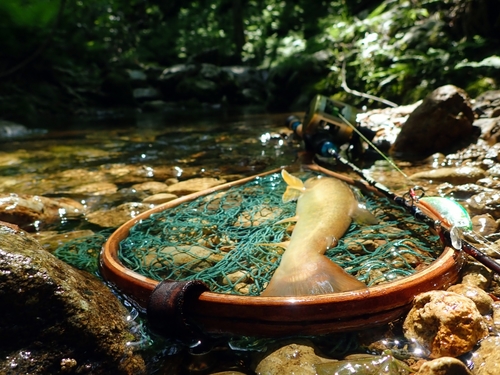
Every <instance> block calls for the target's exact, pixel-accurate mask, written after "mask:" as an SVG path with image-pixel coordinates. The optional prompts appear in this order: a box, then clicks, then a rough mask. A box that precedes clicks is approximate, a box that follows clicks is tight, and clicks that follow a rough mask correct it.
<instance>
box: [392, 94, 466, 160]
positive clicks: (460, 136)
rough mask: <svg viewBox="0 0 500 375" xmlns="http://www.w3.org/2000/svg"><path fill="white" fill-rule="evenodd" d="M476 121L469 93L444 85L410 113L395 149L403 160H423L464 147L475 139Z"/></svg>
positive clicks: (393, 148) (395, 152)
mask: <svg viewBox="0 0 500 375" xmlns="http://www.w3.org/2000/svg"><path fill="white" fill-rule="evenodd" d="M473 121H474V114H473V112H472V108H471V104H470V99H469V97H468V95H467V93H466V92H465V91H464V90H462V89H459V88H458V87H455V86H453V85H447V86H443V87H440V88H438V89H436V90H434V91H433V92H432V93H431V94H429V95H428V96H427V97H426V98H425V99H424V101H423V102H422V104H421V105H420V106H418V107H417V108H416V109H415V110H414V111H413V112H412V113H411V114H410V116H409V118H408V120H406V122H405V123H404V125H403V127H402V128H401V132H400V133H399V135H398V137H397V138H396V142H395V143H394V145H393V146H392V149H391V152H392V154H393V155H395V156H396V157H398V158H402V159H422V158H425V157H427V156H429V155H432V154H434V153H436V152H450V150H452V149H455V150H457V149H460V148H461V147H464V146H466V145H467V144H468V143H470V142H471V141H472V138H473V136H474V128H473V126H472V123H473ZM465 142H467V143H465Z"/></svg>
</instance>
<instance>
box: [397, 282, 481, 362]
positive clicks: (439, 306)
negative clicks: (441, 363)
mask: <svg viewBox="0 0 500 375" xmlns="http://www.w3.org/2000/svg"><path fill="white" fill-rule="evenodd" d="M403 330H404V335H405V337H406V338H407V339H409V340H415V341H416V342H417V343H419V344H420V345H422V347H423V348H425V349H426V350H428V351H429V357H430V358H439V357H458V356H460V355H462V354H464V353H467V352H468V351H470V350H472V348H473V347H474V346H475V345H476V344H477V342H478V341H479V340H481V339H482V338H484V337H486V336H487V335H488V327H487V325H486V323H485V321H484V319H483V317H482V316H481V314H480V313H479V311H478V309H477V307H476V305H475V304H474V302H472V301H471V300H470V299H469V298H467V297H464V296H462V295H460V294H456V293H451V292H445V291H430V292H426V293H422V294H419V295H418V296H417V297H415V300H414V303H413V307H412V309H411V310H410V312H409V314H408V316H407V317H406V319H405V321H404V324H403Z"/></svg>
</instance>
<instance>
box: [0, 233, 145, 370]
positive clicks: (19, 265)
mask: <svg viewBox="0 0 500 375" xmlns="http://www.w3.org/2000/svg"><path fill="white" fill-rule="evenodd" d="M0 270H1V272H0V284H1V285H2V288H1V290H0V305H1V306H2V309H0V337H1V338H2V339H1V340H0V350H1V352H2V353H3V356H2V359H1V360H0V373H2V374H14V373H15V374H32V375H38V374H40V375H42V374H53V375H58V374H67V373H71V374H73V373H74V374H79V373H82V374H88V373H92V374H94V375H96V374H97V375H99V374H144V373H145V364H144V361H143V359H142V357H141V356H140V355H138V354H137V353H134V352H133V349H132V347H133V345H130V343H132V342H133V341H137V338H135V336H134V334H132V333H131V332H132V328H133V327H132V325H131V323H129V322H127V317H128V316H129V312H128V311H127V310H126V309H125V308H124V307H123V305H122V304H121V303H120V302H119V301H118V299H117V298H116V297H115V295H114V294H113V293H112V292H111V291H110V290H109V289H108V288H107V287H106V286H105V285H104V284H103V283H102V282H101V281H100V280H98V279H97V278H96V277H94V276H92V275H90V274H87V273H84V272H82V271H79V270H76V269H74V268H72V267H71V266H69V265H67V264H66V263H64V262H62V261H61V260H59V259H57V258H56V257H54V256H53V255H52V254H50V253H49V252H47V251H45V250H43V249H42V248H41V247H40V245H39V244H38V243H37V242H36V241H35V240H34V239H33V238H32V237H31V236H30V235H28V234H27V233H26V232H24V231H22V230H20V229H19V228H17V227H16V226H14V225H9V224H5V223H0Z"/></svg>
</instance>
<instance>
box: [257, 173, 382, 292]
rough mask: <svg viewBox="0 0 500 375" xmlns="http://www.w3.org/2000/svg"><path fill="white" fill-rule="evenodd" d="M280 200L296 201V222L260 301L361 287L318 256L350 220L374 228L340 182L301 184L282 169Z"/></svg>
mask: <svg viewBox="0 0 500 375" xmlns="http://www.w3.org/2000/svg"><path fill="white" fill-rule="evenodd" d="M282 176H283V178H284V180H285V181H286V182H287V183H288V185H289V186H288V188H287V191H286V192H285V194H284V195H283V201H284V202H287V201H290V200H294V199H298V202H297V210H296V216H295V217H294V218H292V219H289V220H285V221H291V220H297V223H296V225H295V228H294V230H293V233H292V236H291V238H290V242H289V244H288V246H287V248H286V250H285V252H284V254H283V256H282V257H281V262H280V265H279V266H278V268H277V269H276V271H275V273H274V275H273V276H272V278H271V281H270V282H269V284H268V286H267V288H266V289H265V290H264V291H263V292H262V294H261V295H262V296H302V295H315V294H326V293H335V292H344V291H350V290H356V289H362V288H366V285H365V284H364V283H362V282H361V281H359V280H357V279H356V278H355V277H353V276H351V275H349V274H348V273H347V272H345V271H344V270H343V269H342V268H341V267H340V266H338V265H337V264H335V263H334V262H333V261H331V260H330V259H328V258H327V257H326V256H325V255H324V253H325V252H326V250H327V249H329V248H331V247H334V246H336V245H337V243H338V240H339V238H341V237H342V236H343V235H344V233H345V232H346V231H347V229H348V228H349V226H350V225H351V222H352V220H353V219H357V221H360V220H361V221H365V222H369V223H375V222H376V219H375V217H373V215H371V214H370V213H369V212H368V211H366V209H364V208H361V207H360V205H359V203H358V201H357V200H356V198H355V196H354V193H353V192H352V190H351V189H350V188H349V187H348V186H347V185H346V184H345V183H344V182H342V181H340V180H338V179H335V178H330V177H315V178H311V179H309V180H307V181H306V182H305V183H302V181H301V180H300V179H298V178H296V177H294V176H292V175H290V174H289V173H288V172H286V171H285V170H283V171H282Z"/></svg>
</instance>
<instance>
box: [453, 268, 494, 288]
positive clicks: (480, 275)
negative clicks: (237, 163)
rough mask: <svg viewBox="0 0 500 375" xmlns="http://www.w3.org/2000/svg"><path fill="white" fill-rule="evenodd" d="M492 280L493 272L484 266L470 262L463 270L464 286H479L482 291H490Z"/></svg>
mask: <svg viewBox="0 0 500 375" xmlns="http://www.w3.org/2000/svg"><path fill="white" fill-rule="evenodd" d="M492 280H493V273H492V271H491V270H490V269H489V268H487V267H485V266H483V265H482V264H478V263H473V262H469V263H467V264H466V265H465V266H464V268H463V270H462V281H461V282H462V284H466V285H472V286H477V287H478V288H480V289H482V290H488V288H489V287H490V285H491V281H492Z"/></svg>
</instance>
